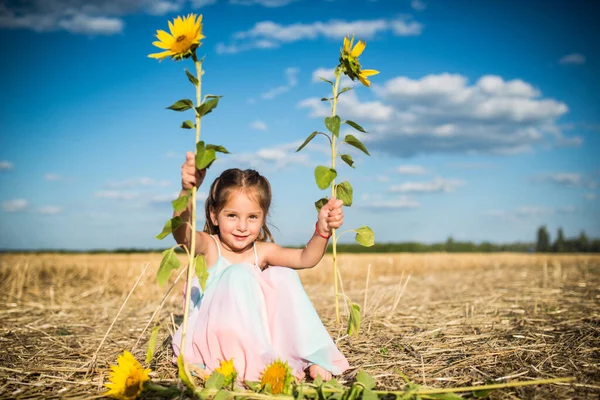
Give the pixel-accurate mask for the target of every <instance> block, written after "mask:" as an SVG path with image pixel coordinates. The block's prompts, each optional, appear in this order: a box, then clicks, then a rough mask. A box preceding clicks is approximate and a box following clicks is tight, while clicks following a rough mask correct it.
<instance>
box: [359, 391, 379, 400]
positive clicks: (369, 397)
mask: <svg viewBox="0 0 600 400" xmlns="http://www.w3.org/2000/svg"><path fill="white" fill-rule="evenodd" d="M360 398H361V400H377V394H376V393H375V392H374V391H372V390H371V389H368V388H364V389H363V392H362V396H360Z"/></svg>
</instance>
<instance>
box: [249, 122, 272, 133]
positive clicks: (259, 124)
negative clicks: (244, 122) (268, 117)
mask: <svg viewBox="0 0 600 400" xmlns="http://www.w3.org/2000/svg"><path fill="white" fill-rule="evenodd" d="M250 128H252V129H256V130H257V131H266V130H267V129H269V127H268V126H267V124H265V123H264V122H263V121H260V120H258V119H257V120H256V121H254V122H252V123H251V124H250Z"/></svg>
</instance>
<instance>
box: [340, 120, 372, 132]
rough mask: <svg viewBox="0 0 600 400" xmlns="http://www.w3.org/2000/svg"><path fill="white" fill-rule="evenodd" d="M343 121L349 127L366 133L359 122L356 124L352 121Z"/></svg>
mask: <svg viewBox="0 0 600 400" xmlns="http://www.w3.org/2000/svg"><path fill="white" fill-rule="evenodd" d="M344 123H345V124H348V125H350V126H351V127H353V128H354V129H356V130H357V131H360V132H362V133H367V131H365V130H364V128H363V127H362V126H360V125H359V124H357V123H356V122H354V121H350V120H346V121H344Z"/></svg>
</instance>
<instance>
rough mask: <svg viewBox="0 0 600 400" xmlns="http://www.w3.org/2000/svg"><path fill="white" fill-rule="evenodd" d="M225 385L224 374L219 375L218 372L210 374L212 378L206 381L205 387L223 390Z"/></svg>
mask: <svg viewBox="0 0 600 400" xmlns="http://www.w3.org/2000/svg"><path fill="white" fill-rule="evenodd" d="M224 383H225V377H224V376H223V374H220V373H218V372H216V371H213V373H212V374H210V376H209V377H208V379H207V380H206V383H205V384H204V387H205V388H206V389H217V390H221V388H222V387H223V384H224Z"/></svg>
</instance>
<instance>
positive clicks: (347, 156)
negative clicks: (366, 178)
mask: <svg viewBox="0 0 600 400" xmlns="http://www.w3.org/2000/svg"><path fill="white" fill-rule="evenodd" d="M341 157H342V161H343V162H345V163H346V164H348V165H349V166H351V167H352V168H354V165H353V164H354V160H352V156H351V155H350V154H342V156H341Z"/></svg>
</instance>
